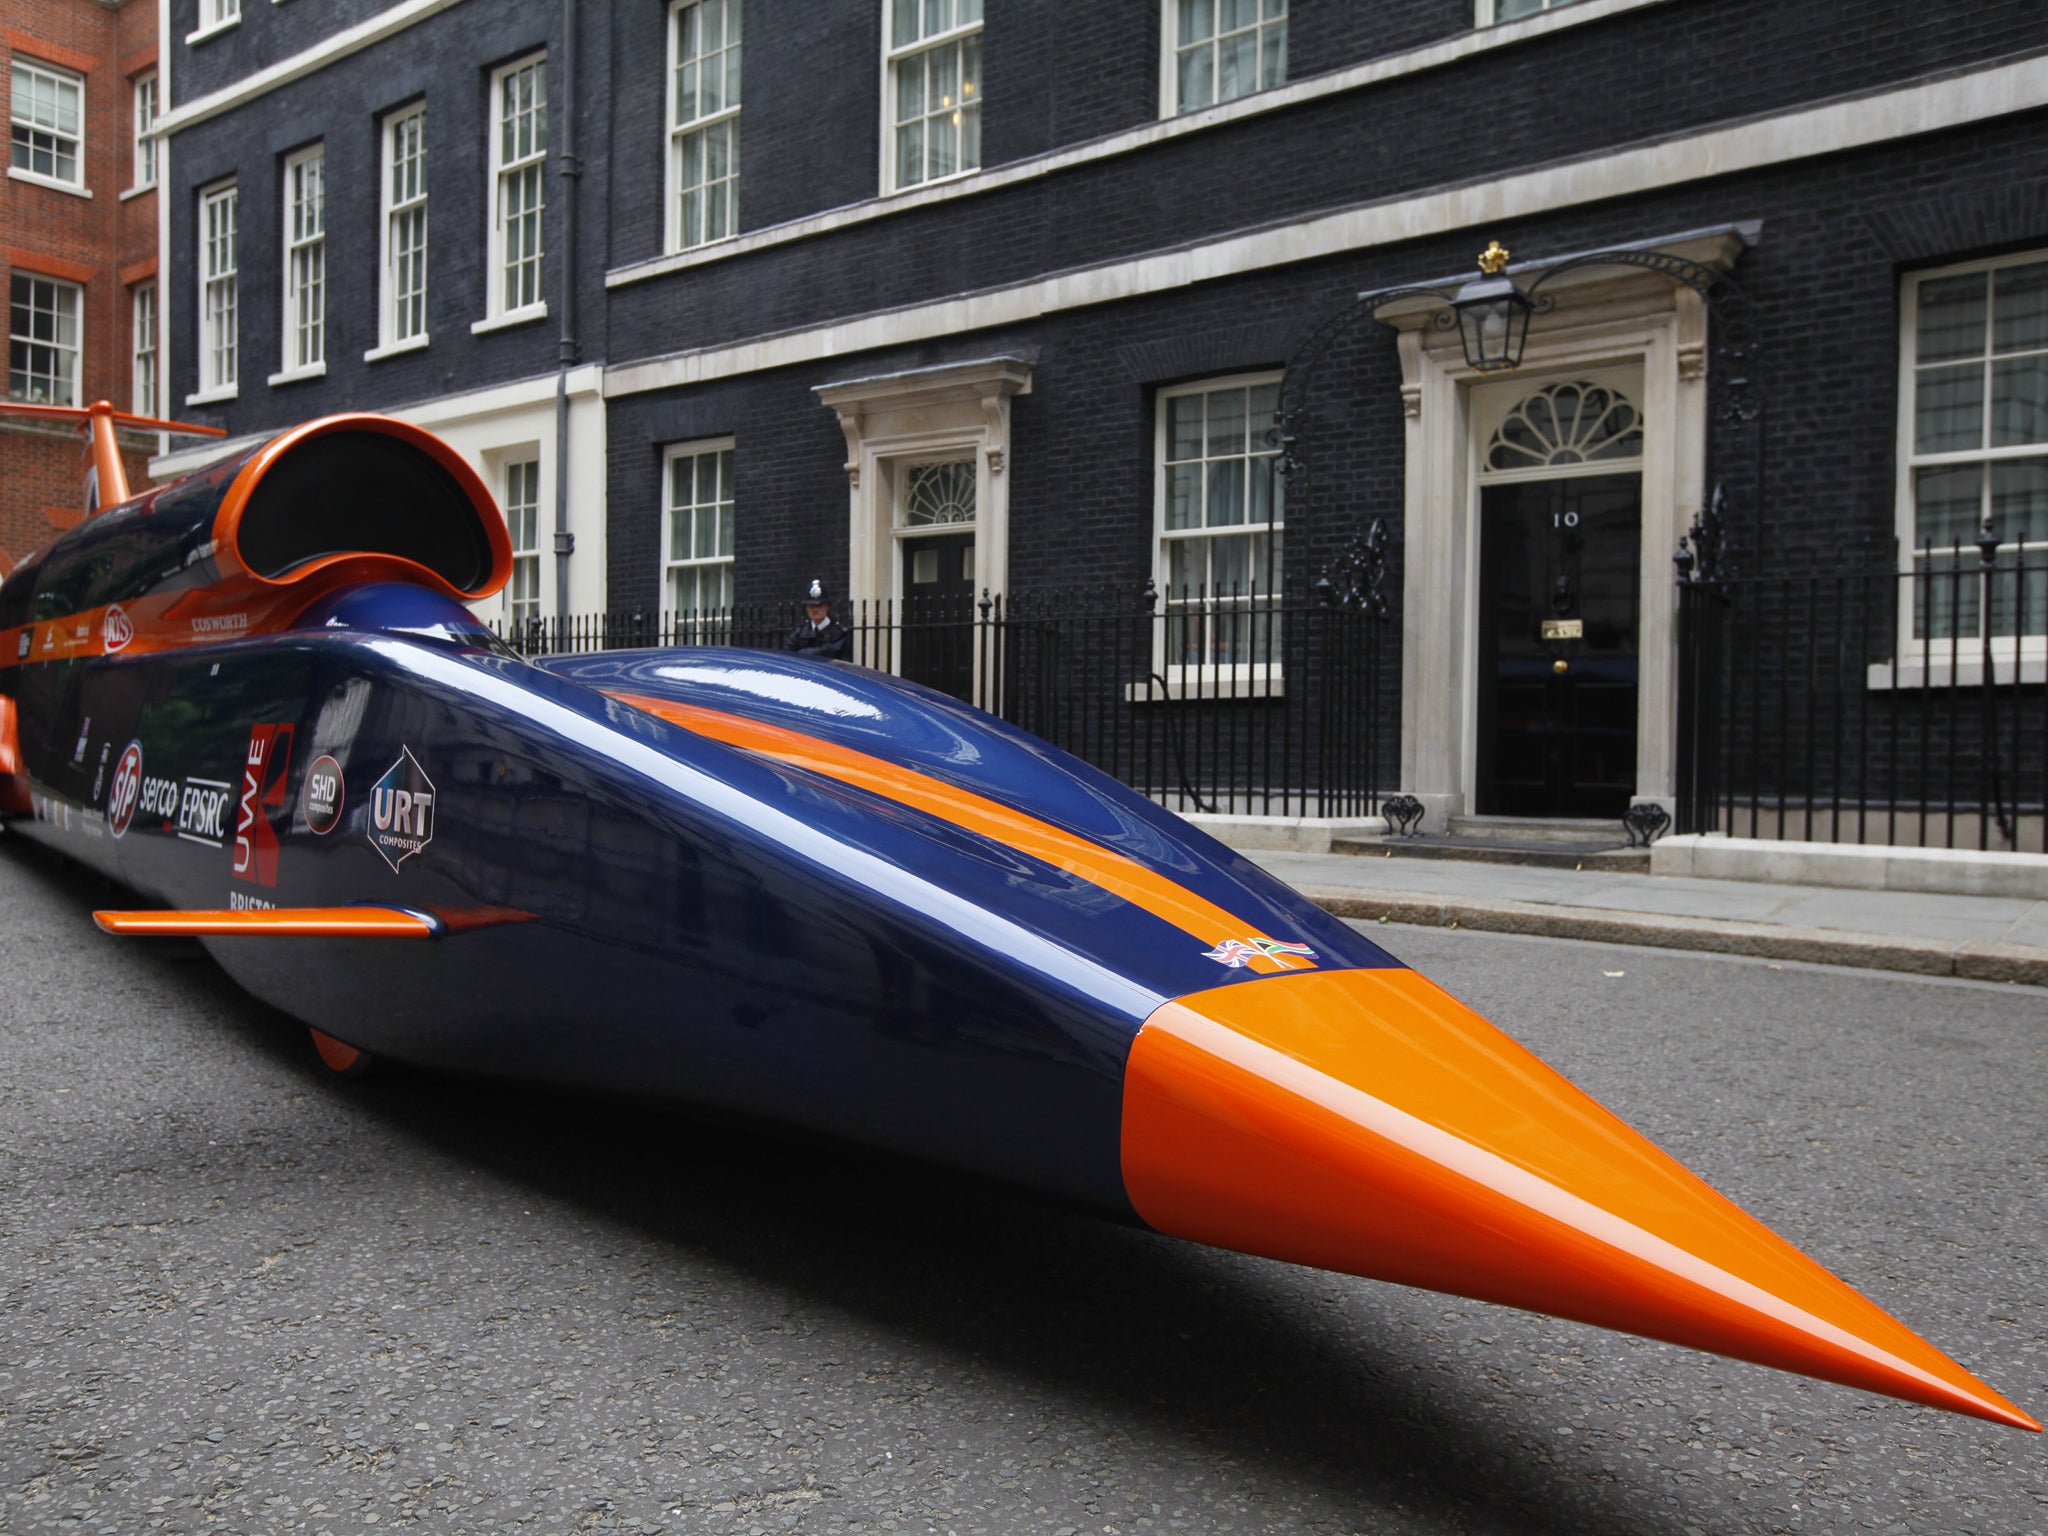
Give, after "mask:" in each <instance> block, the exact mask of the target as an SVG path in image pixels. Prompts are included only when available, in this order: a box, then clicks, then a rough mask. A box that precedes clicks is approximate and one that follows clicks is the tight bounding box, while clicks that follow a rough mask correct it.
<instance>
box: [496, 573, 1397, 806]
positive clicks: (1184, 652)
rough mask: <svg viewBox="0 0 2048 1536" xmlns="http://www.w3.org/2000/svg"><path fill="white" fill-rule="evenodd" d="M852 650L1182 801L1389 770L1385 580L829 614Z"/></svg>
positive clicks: (657, 640)
mask: <svg viewBox="0 0 2048 1536" xmlns="http://www.w3.org/2000/svg"><path fill="white" fill-rule="evenodd" d="M837 612H838V616H839V618H840V620H841V622H842V623H844V624H846V625H847V627H848V628H849V629H850V630H851V632H852V644H851V655H850V657H849V658H848V659H850V660H852V661H854V662H856V663H858V664H861V665H864V666H870V667H875V668H878V669H880V670H883V671H888V672H893V673H896V674H898V675H900V676H903V677H907V678H909V679H911V680H912V681H915V682H920V683H923V684H925V685H927V686H929V687H933V688H936V689H938V690H939V691H941V692H943V693H948V694H951V695H952V696H954V697H956V698H959V699H963V700H965V701H967V702H968V703H971V704H975V705H978V706H979V707H981V708H983V709H986V710H988V711H989V712H990V713H992V714H995V715H999V716H1001V717H1002V718H1003V719H1005V720H1008V721H1010V722H1011V723H1013V724H1015V725H1018V726H1021V727H1022V728H1024V729H1025V730H1028V731H1031V732H1032V733H1033V734H1035V735H1038V736H1041V737H1044V738H1045V739H1046V740H1048V741H1050V742H1052V743H1053V744H1054V745H1056V746H1059V747H1062V748H1064V749H1065V750H1067V751H1069V752H1072V753H1074V754H1075V755H1076V756H1078V757H1080V758H1082V759H1084V760H1085V761H1087V762H1089V763H1091V764H1093V765H1094V766H1095V767H1097V768H1100V769H1102V770H1103V771H1104V772H1106V773H1108V774H1110V775H1112V776H1113V777H1115V778H1117V779H1119V780H1121V781H1122V782H1123V783H1125V784H1127V785H1129V786H1130V787H1132V788H1133V789H1136V790H1138V791H1139V792H1141V793H1143V794H1147V795H1150V796H1152V797H1153V798H1155V799H1157V800H1159V801H1160V802H1161V803H1163V804H1166V805H1168V806H1170V807H1172V808H1173V809H1175V810H1180V811H1212V812H1220V813H1227V814H1235V815H1261V816H1286V817H1298V816H1323V817H1336V818H1347V819H1355V818H1362V817H1365V816H1369V815H1372V814H1374V813H1375V812H1376V811H1377V809H1378V805H1379V799H1380V796H1381V795H1382V794H1383V793H1385V792H1387V791H1388V789H1389V788H1390V786H1389V785H1388V784H1387V783H1386V780H1387V779H1388V778H1389V777H1390V776H1391V775H1392V774H1393V773H1394V772H1395V770H1396V768H1397V766H1398V754H1397V753H1395V752H1394V751H1393V749H1392V743H1393V741H1394V729H1395V725H1394V722H1395V720H1396V718H1397V716H1398V701H1397V694H1396V691H1395V683H1394V680H1393V679H1392V678H1391V677H1390V676H1389V675H1388V671H1387V669H1388V667H1389V666H1390V665H1391V664H1392V662H1393V657H1392V654H1391V647H1389V646H1388V644H1387V643H1386V642H1387V636H1388V633H1389V628H1390V627H1389V625H1388V623H1387V620H1386V616H1385V612H1384V604H1383V603H1381V602H1380V600H1379V597H1378V593H1377V590H1376V589H1375V590H1372V591H1370V592H1366V591H1364V590H1363V589H1361V588H1359V587H1358V586H1357V585H1356V584H1355V583H1352V584H1346V583H1339V584H1332V583H1331V582H1329V581H1327V580H1325V581H1324V582H1322V583H1319V584H1318V587H1317V588H1316V590H1315V591H1314V592H1313V593H1312V594H1311V596H1310V597H1308V598H1307V599H1301V598H1294V599H1289V598H1288V597H1286V596H1284V595H1275V594H1272V593H1264V592H1257V591H1244V592H1239V591H1235V590H1232V591H1226V592H1221V593H1206V592H1195V591H1189V592H1180V593H1159V592H1156V591H1155V590H1154V589H1152V588H1151V587H1150V585H1149V584H1148V586H1147V587H1146V588H1145V589H1144V590H1143V591H1142V592H1133V591H1131V590H1130V589H1128V588H1126V589H1123V590H1122V591H1119V592H1111V591H1095V592H1064V593H1046V594H1019V595H1016V596H1013V597H1011V598H1009V599H1007V600H1006V599H1004V598H1001V597H996V596H992V595H988V594H984V595H982V596H979V597H974V596H971V595H968V594H961V595H959V596H957V597H942V598H930V599H926V598H913V599H909V600H902V601H882V602H874V603H862V604H854V605H851V606H850V607H849V605H845V604H841V605H839V608H838V610H837ZM800 618H801V614H800V612H799V611H798V610H797V608H796V606H795V605H794V604H791V605H762V606H758V607H736V608H731V609H725V610H720V611H718V612H713V613H693V614H675V613H648V612H617V613H604V614H584V615H575V616H571V617H569V618H568V619H566V620H564V621H561V622H559V623H557V622H555V621H553V620H540V621H535V622H533V623H530V624H528V625H527V626H525V627H524V628H519V627H511V630H510V632H509V633H507V634H506V639H507V640H508V641H509V642H510V643H512V644H513V645H514V646H515V648H517V649H519V650H521V651H523V652H525V653H528V654H534V655H540V654H558V653H562V652H580V651H599V650H618V649H629V648H637V647H645V646H685V645H713V646H726V645H735V646H758V647H763V648H767V649H776V648H778V647H780V646H781V645H782V644H783V642H784V639H785V637H786V636H788V635H789V633H790V631H791V630H792V629H793V628H794V627H795V625H796V624H797V622H798V621H799V619H800Z"/></svg>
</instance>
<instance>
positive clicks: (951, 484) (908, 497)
mask: <svg viewBox="0 0 2048 1536" xmlns="http://www.w3.org/2000/svg"><path fill="white" fill-rule="evenodd" d="M897 521H898V526H900V527H904V528H931V527H936V526H939V525H941V524H946V523H971V522H973V521H974V464H973V462H972V461H971V460H970V461H963V462H960V463H956V464H913V465H912V466H911V467H910V470H909V474H908V476H907V477H906V479H905V482H904V487H903V505H902V508H901V510H900V511H899V512H898V514H897Z"/></svg>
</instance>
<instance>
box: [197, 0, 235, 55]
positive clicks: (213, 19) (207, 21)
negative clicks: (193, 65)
mask: <svg viewBox="0 0 2048 1536" xmlns="http://www.w3.org/2000/svg"><path fill="white" fill-rule="evenodd" d="M198 20H199V25H198V26H196V27H194V28H193V29H192V30H191V31H190V32H187V33H186V34H185V41H186V43H187V44H188V45H189V44H192V43H200V42H204V41H205V40H206V39H207V38H209V37H218V36H219V35H220V34H221V33H223V32H225V31H227V30H228V29H229V28H230V27H239V26H240V25H241V24H242V0H199V16H198Z"/></svg>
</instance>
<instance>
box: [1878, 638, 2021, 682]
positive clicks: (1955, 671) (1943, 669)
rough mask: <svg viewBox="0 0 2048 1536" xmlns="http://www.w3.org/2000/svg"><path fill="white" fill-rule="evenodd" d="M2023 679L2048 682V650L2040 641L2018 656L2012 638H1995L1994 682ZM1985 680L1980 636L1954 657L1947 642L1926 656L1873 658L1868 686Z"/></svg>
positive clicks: (1964, 645) (1992, 655)
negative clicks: (1880, 659) (1996, 639)
mask: <svg viewBox="0 0 2048 1536" xmlns="http://www.w3.org/2000/svg"><path fill="white" fill-rule="evenodd" d="M2015 673H2017V674H2018V678H2017V681H2019V682H2022V683H2040V682H2048V653H2044V652H2043V650H2042V648H2041V643H2040V641H2039V640H2036V641H2035V642H2034V643H2033V644H2032V645H2030V646H2028V647H2027V648H2026V649H2025V650H2023V651H2021V652H2020V654H2019V655H2018V656H2017V657H2015V656H2014V655H2013V653H2012V641H2011V640H2010V639H2007V640H2005V641H2003V642H1999V641H1993V642H1992V648H1991V674H1992V683H1993V685H1994V686H1997V687H2005V686H2006V685H2008V684H2010V683H2012V682H2013V681H2015V678H2014V674H2015ZM1983 684H1984V643H1983V641H1981V640H1973V639H1972V640H1965V641H1964V642H1963V646H1962V654H1960V655H1957V656H1954V657H1951V656H1950V655H1949V653H1948V646H1947V643H1946V642H1942V643H1941V644H1939V645H1937V646H1936V647H1935V648H1934V652H1933V654H1931V655H1927V656H1908V657H1905V658H1904V659H1903V660H1900V661H1878V662H1872V663H1871V665H1870V668H1869V670H1868V673H1867V675H1866V677H1865V686H1866V687H1867V688H1869V690H1870V691H1871V692H1873V693H1886V692H1895V691H1899V690H1903V689H1909V688H1981V687H1982V686H1983Z"/></svg>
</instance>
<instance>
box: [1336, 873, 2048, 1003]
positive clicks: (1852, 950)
mask: <svg viewBox="0 0 2048 1536" xmlns="http://www.w3.org/2000/svg"><path fill="white" fill-rule="evenodd" d="M1300 889H1301V894H1302V895H1304V896H1306V897H1307V898H1308V899H1309V900H1310V901H1313V902H1314V903H1315V904H1316V905H1317V906H1319V907H1321V908H1322V909H1323V910H1324V911H1326V912H1329V913H1331V914H1333V915H1335V916H1337V917H1348V918H1353V919H1360V920H1363V921H1366V922H1378V921H1384V922H1390V923H1411V924H1414V925H1416V926H1418V927H1424V928H1472V929H1477V930H1479V931H1481V932H1485V933H1528V934H1540V935H1542V936H1544V937H1547V938H1556V939H1585V940H1589V941H1592V942H1594V943H1600V944H1646V945H1651V946H1654V947H1656V948H1659V949H1693V950H1705V951H1709V952H1711V953H1714V954H1723V955H1750V956H1754V957H1757V958H1761V959H1766V960H1796V961H1800V962H1803V963H1806V964H1811V965H1851V966H1860V967H1863V968H1864V969H1868V970H1880V971H1909V972H1912V973H1914V974H1916V975H1921V976H1958V977H1962V978H1964V979H1966V980H1970V981H2007V982H2017V983H2021V984H2023V985H2026V986H2030V987H2048V949H2042V948H2038V947H2036V946H2034V945H2030V944H1996V943H1966V944H1955V943H1950V942H1946V941H1944V940H1940V939H1912V938H1900V937H1897V936H1895V935H1892V934H1881V933H1846V932H1844V931H1842V930H1841V929H1839V928H1804V927H1798V926H1795V925H1792V924H1789V923H1741V922H1726V921H1721V920H1718V919H1715V918H1705V917H1675V916H1673V917H1667V916H1663V915H1659V914H1650V913H1635V912H1615V911H1607V910H1603V909H1600V908H1595V907H1565V906H1557V905H1554V904H1552V903H1549V902H1539V901H1472V900H1465V899H1451V898H1446V897H1443V896H1431V895H1421V894H1417V893H1414V892H1407V891H1378V892H1373V893H1370V894H1367V893H1363V892H1359V891H1347V890H1335V889H1331V888H1329V887H1320V888H1319V887H1315V886H1303V887H1301V888H1300Z"/></svg>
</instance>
